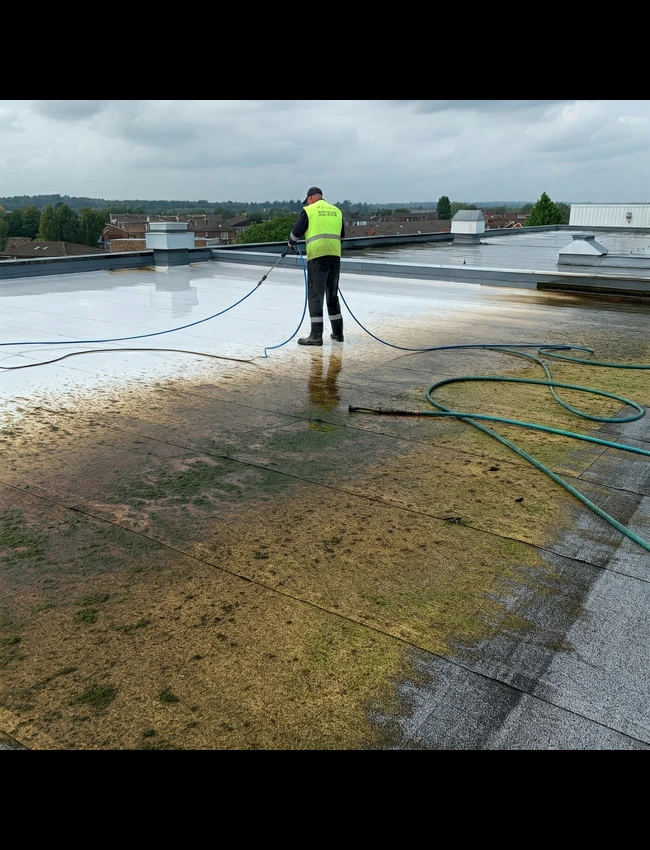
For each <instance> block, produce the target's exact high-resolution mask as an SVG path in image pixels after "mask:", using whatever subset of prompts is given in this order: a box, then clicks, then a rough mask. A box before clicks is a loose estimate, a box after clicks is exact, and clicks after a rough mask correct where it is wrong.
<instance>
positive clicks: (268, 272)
mask: <svg viewBox="0 0 650 850" xmlns="http://www.w3.org/2000/svg"><path fill="white" fill-rule="evenodd" d="M288 253H289V248H287V250H286V251H284V253H282V254H280V259H279V260H278V262H277V263H274V264H273V265H272V266H271V268H270V269H269V270H268V271H267V273H266V274H265V275H264V277H262V278H261V279H260V281H259V282H258V284H257V285H258V286H259V285H260V283H264V281H265V280H266V278H267V277H268V276H269V275H270V274H271V272H272V271H273V269H274V268H275V267H276V266H277V265H278V263H279V262H281V261H282V260H284V258H285V257H286V256H287V254H288ZM294 254H295V251H294Z"/></svg>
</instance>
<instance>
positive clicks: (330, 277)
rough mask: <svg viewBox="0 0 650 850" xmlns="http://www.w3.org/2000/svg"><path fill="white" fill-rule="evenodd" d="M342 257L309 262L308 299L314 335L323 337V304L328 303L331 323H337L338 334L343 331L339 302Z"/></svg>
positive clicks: (316, 259) (322, 258)
mask: <svg viewBox="0 0 650 850" xmlns="http://www.w3.org/2000/svg"><path fill="white" fill-rule="evenodd" d="M340 274H341V258H340V257H331V256H330V257H316V258H315V259H313V260H308V261H307V297H308V304H309V318H310V319H311V324H312V333H315V334H317V335H320V336H322V333H323V302H326V303H327V315H328V316H329V320H330V322H336V324H335V325H333V326H332V327H333V328H336V329H337V330H336V332H338V333H342V331H343V317H342V316H341V303H340V301H339V276H340Z"/></svg>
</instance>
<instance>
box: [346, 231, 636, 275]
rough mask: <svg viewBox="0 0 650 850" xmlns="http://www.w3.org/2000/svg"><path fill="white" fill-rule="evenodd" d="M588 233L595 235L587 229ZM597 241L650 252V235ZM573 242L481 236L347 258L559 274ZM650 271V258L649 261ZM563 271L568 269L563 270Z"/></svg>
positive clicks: (538, 236) (554, 237)
mask: <svg viewBox="0 0 650 850" xmlns="http://www.w3.org/2000/svg"><path fill="white" fill-rule="evenodd" d="M580 232H584V233H589V232H595V231H589V229H588V228H585V229H584V231H582V230H581V231H580ZM596 241H597V242H599V243H600V244H601V245H602V246H603V247H605V248H607V249H608V251H609V253H610V254H628V253H631V254H632V256H634V254H635V253H636V254H639V253H644V254H647V253H648V252H650V234H648V233H621V232H620V231H602V232H600V231H598V232H596ZM571 242H573V236H572V234H571V233H569V232H566V231H551V232H546V233H539V232H538V233H516V234H506V235H501V236H488V235H487V234H482V235H481V242H480V243H479V244H477V245H472V244H460V243H456V244H453V243H444V242H437V243H435V242H430V243H425V242H423V243H420V244H417V245H409V246H402V245H395V246H386V247H383V248H372V247H370V248H364V249H356V250H354V249H353V250H350V251H346V252H345V257H346V258H350V259H353V258H357V257H358V258H363V259H367V260H377V261H384V262H405V263H420V264H422V265H428V264H431V265H462V264H463V261H465V264H466V265H469V266H480V267H484V268H499V269H517V270H522V271H523V270H530V271H533V270H534V271H556V270H557V269H558V252H559V250H560V248H564V247H565V246H566V245H569V244H571ZM648 265H649V268H650V257H649V263H648ZM562 269H566V267H565V266H562ZM625 273H626V274H627V275H630V276H638V277H647V276H648V270H647V269H645V270H642V269H626V272H625Z"/></svg>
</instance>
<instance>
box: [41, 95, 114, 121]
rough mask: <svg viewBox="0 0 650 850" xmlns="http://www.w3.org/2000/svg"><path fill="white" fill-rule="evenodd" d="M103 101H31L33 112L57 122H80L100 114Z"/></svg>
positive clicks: (104, 102) (103, 104)
mask: <svg viewBox="0 0 650 850" xmlns="http://www.w3.org/2000/svg"><path fill="white" fill-rule="evenodd" d="M105 105H106V101H105V100H32V101H31V106H32V109H33V110H34V112H36V113H37V114H38V115H42V116H43V117H44V118H54V119H55V120H58V121H80V120H84V119H86V118H91V117H92V116H93V115H97V114H98V113H99V112H101V111H102V110H103V109H104V107H105Z"/></svg>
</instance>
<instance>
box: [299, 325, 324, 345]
mask: <svg viewBox="0 0 650 850" xmlns="http://www.w3.org/2000/svg"><path fill="white" fill-rule="evenodd" d="M322 344H323V325H322V323H321V322H317V323H316V324H314V323H313V322H312V325H311V333H310V334H309V336H303V337H301V338H300V339H299V340H298V345H322Z"/></svg>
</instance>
